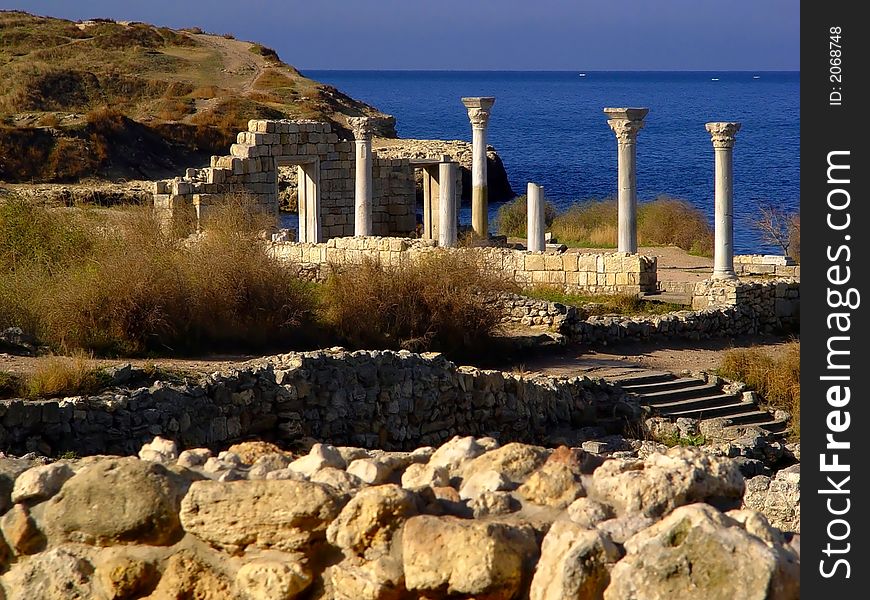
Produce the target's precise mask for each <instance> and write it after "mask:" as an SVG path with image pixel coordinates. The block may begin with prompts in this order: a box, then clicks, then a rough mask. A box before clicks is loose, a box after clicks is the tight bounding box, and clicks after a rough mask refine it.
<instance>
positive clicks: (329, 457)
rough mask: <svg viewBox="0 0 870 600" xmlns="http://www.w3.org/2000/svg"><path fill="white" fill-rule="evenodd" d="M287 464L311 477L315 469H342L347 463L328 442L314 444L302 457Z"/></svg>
mask: <svg viewBox="0 0 870 600" xmlns="http://www.w3.org/2000/svg"><path fill="white" fill-rule="evenodd" d="M287 466H288V467H289V468H290V469H292V470H294V471H296V472H298V473H302V474H303V475H305V476H306V477H311V476H312V475H314V474H315V473H316V472H317V471H319V470H320V469H325V468H326V467H332V468H334V469H344V468H345V467H346V466H347V463H345V462H344V458H342V456H341V453H339V451H338V450H336V449H335V447H334V446H330V445H329V444H314V445H313V446H312V447H311V450H310V451H309V452H308V454H306V455H305V456H303V457H302V458H297V459H296V460H294V461H293V462H291V463H290V464H289V465H287Z"/></svg>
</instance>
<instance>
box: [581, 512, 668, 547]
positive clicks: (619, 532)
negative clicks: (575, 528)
mask: <svg viewBox="0 0 870 600" xmlns="http://www.w3.org/2000/svg"><path fill="white" fill-rule="evenodd" d="M653 523H655V521H654V520H653V519H651V518H649V517H647V516H645V515H642V514H640V513H635V514H632V515H626V516H624V517H617V518H615V519H607V520H606V521H601V522H600V523H598V524H597V525H596V526H595V529H597V530H598V531H600V532H601V533H603V534H604V535H606V536H607V537H608V538H609V539H610V540H611V541H613V543H615V544H624V543H625V542H626V541H627V540H629V539H630V538H631V537H632V536H633V535H634V534H636V533H637V532H639V531H643V530H644V529H646V528H647V527H649V526H650V525H652V524H653Z"/></svg>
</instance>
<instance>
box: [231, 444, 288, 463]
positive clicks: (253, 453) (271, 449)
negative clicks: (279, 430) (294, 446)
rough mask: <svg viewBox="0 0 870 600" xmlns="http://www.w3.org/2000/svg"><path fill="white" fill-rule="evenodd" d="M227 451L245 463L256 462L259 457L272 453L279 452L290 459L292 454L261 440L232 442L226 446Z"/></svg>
mask: <svg viewBox="0 0 870 600" xmlns="http://www.w3.org/2000/svg"><path fill="white" fill-rule="evenodd" d="M227 452H232V453H233V454H235V455H236V456H238V457H239V458H240V459H241V461H242V462H243V463H245V464H246V465H253V464H256V463H257V460H259V459H260V458H261V457H263V456H269V455H272V454H280V455H282V456H286V457H288V458H290V459H291V460H292V455H291V454H290V453H289V452H285V451H283V450H281V448H280V447H278V446H276V445H275V444H272V443H269V442H263V441H250V442H240V443H238V444H233V445H232V446H230V447H229V448H227Z"/></svg>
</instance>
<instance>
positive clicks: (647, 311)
mask: <svg viewBox="0 0 870 600" xmlns="http://www.w3.org/2000/svg"><path fill="white" fill-rule="evenodd" d="M522 293H523V295H525V296H528V297H529V298H537V299H538V300H546V301H547V302H559V303H561V304H566V305H568V306H576V307H578V308H581V309H582V310H583V314H584V316H585V317H590V316H593V315H630V316H632V315H664V314H667V313H671V312H675V311H679V310H686V307H685V306H683V305H681V304H672V303H670V302H654V301H651V300H645V299H644V298H640V297H639V296H637V295H635V294H595V295H591V294H570V293H566V292H564V291H563V290H562V289H561V288H558V287H554V286H548V285H536V286H533V287H531V288H527V289H524V290H523V292H522Z"/></svg>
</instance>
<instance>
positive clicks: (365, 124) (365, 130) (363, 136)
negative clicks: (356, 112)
mask: <svg viewBox="0 0 870 600" xmlns="http://www.w3.org/2000/svg"><path fill="white" fill-rule="evenodd" d="M347 124H348V125H349V126H350V128H351V130H352V131H353V137H354V139H355V140H356V141H358V142H362V141H368V140H370V139H372V132H373V130H374V127H373V125H374V119H372V118H370V117H348V118H347Z"/></svg>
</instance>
